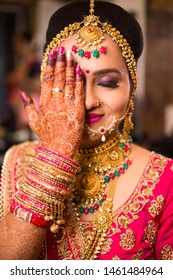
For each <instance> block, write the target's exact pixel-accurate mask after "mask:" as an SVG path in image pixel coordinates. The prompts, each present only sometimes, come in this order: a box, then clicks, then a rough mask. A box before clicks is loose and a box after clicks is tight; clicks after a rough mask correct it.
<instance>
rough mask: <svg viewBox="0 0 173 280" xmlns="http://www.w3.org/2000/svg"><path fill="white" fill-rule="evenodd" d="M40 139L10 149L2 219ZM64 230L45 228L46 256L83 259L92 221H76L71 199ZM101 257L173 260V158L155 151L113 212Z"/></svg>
mask: <svg viewBox="0 0 173 280" xmlns="http://www.w3.org/2000/svg"><path fill="white" fill-rule="evenodd" d="M37 146H38V142H32V143H31V142H26V143H24V144H21V145H18V146H14V147H12V148H11V149H10V150H9V151H8V152H7V154H6V157H5V160H4V167H3V173H2V189H1V219H2V218H3V217H4V216H5V215H6V214H7V213H8V211H9V203H10V200H11V199H12V197H13V193H14V192H15V191H16V181H17V180H18V179H19V178H20V180H24V179H25V177H24V170H25V169H26V168H27V164H28V160H29V158H30V157H31V156H34V154H35V151H36V149H37ZM64 218H65V221H66V223H65V229H64V230H63V231H60V232H59V234H58V235H57V236H56V238H55V236H54V235H53V234H51V233H50V232H49V231H48V232H47V237H46V240H45V243H44V244H43V248H42V252H41V253H40V257H39V258H42V259H54V260H56V259H60V260H80V259H81V257H82V255H83V253H84V249H85V246H86V239H87V235H88V234H90V232H91V231H92V222H85V221H82V220H80V221H78V220H77V219H76V216H75V213H74V210H73V207H72V204H71V203H68V202H67V206H66V211H65V217H64ZM98 259H99V260H153V259H156V260H173V160H171V159H168V158H166V157H164V156H162V155H160V154H156V153H154V152H152V153H151V157H150V160H149V162H148V164H147V166H146V168H145V170H144V172H143V175H142V177H141V178H140V181H139V182H138V184H137V186H136V187H135V189H134V191H133V193H132V194H131V196H130V197H129V199H128V200H127V201H126V202H125V203H124V204H123V205H122V206H121V207H119V208H118V209H117V210H116V211H115V213H114V220H113V223H112V225H111V228H110V230H109V232H108V234H107V237H106V239H105V241H104V244H103V246H102V250H101V253H100V254H99V255H98Z"/></svg>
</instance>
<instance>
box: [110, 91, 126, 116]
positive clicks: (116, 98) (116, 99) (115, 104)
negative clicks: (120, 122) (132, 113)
mask: <svg viewBox="0 0 173 280" xmlns="http://www.w3.org/2000/svg"><path fill="white" fill-rule="evenodd" d="M128 101H129V93H128V92H126V93H123V94H121V93H118V94H117V93H114V94H111V96H110V95H109V96H107V98H106V100H105V103H106V102H107V105H108V106H109V107H110V108H111V110H112V112H113V113H114V114H115V115H116V117H118V118H120V117H122V116H123V115H124V113H125V112H126V108H127V105H128Z"/></svg>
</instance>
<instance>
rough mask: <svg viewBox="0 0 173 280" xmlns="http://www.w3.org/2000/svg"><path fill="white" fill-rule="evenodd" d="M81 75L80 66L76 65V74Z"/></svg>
mask: <svg viewBox="0 0 173 280" xmlns="http://www.w3.org/2000/svg"><path fill="white" fill-rule="evenodd" d="M81 73H82V71H81V68H80V65H77V67H76V74H77V75H80V74H81Z"/></svg>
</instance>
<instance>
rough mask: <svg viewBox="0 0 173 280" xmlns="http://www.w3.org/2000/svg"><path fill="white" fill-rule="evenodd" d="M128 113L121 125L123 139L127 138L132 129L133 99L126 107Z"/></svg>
mask: <svg viewBox="0 0 173 280" xmlns="http://www.w3.org/2000/svg"><path fill="white" fill-rule="evenodd" d="M128 107H129V108H128V113H127V115H126V116H125V119H124V125H123V135H124V136H125V137H129V135H130V131H131V130H132V129H133V122H132V116H133V110H134V103H133V99H132V98H131V100H130V101H129V106H128Z"/></svg>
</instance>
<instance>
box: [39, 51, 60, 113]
mask: <svg viewBox="0 0 173 280" xmlns="http://www.w3.org/2000/svg"><path fill="white" fill-rule="evenodd" d="M56 57H57V51H55V50H51V51H50V53H49V57H48V59H47V62H46V67H45V71H44V74H43V78H42V82H41V96H40V108H42V107H43V106H45V105H46V104H47V102H48V101H49V100H50V98H51V90H52V86H53V80H54V70H55V62H56Z"/></svg>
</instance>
